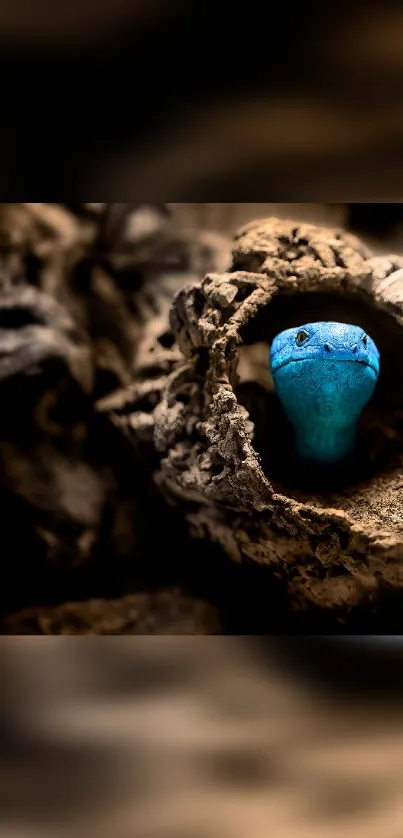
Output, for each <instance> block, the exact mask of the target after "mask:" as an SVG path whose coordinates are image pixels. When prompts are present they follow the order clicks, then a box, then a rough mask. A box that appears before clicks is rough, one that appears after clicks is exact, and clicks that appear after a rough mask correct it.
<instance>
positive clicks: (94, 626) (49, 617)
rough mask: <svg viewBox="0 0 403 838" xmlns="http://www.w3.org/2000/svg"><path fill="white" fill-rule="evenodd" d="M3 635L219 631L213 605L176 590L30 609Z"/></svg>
mask: <svg viewBox="0 0 403 838" xmlns="http://www.w3.org/2000/svg"><path fill="white" fill-rule="evenodd" d="M2 630H3V633H6V634H74V635H76V634H192V635H194V634H218V633H220V623H219V619H218V615H217V613H216V612H215V609H214V608H213V607H212V606H210V605H208V604H207V603H205V602H203V601H201V600H196V599H192V598H191V597H188V596H186V595H184V594H183V593H182V592H181V591H179V590H176V589H169V590H165V591H158V592H155V593H151V594H148V593H139V594H130V595H127V596H124V597H121V598H120V599H115V600H108V599H90V600H88V601H87V602H71V603H66V604H65V605H61V606H58V607H57V608H32V609H26V610H24V611H21V612H19V613H17V614H13V615H12V616H11V617H8V618H6V619H5V620H4V621H3V625H2Z"/></svg>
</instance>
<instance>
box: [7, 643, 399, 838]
mask: <svg viewBox="0 0 403 838" xmlns="http://www.w3.org/2000/svg"><path fill="white" fill-rule="evenodd" d="M286 647H287V644H286V643H285V642H284V643H278V642H277V644H276V643H275V642H274V641H270V642H269V641H252V640H250V641H241V640H237V639H233V640H230V639H228V638H193V639H190V638H165V639H161V638H142V639H140V638H137V639H136V640H134V639H133V638H124V639H123V638H119V639H118V638H114V639H107V638H104V639H102V641H101V640H99V639H88V640H86V641H85V642H83V641H78V640H75V639H64V638H59V639H53V638H48V639H47V640H45V639H42V640H38V639H35V638H9V639H8V640H7V641H4V640H3V645H2V647H1V652H2V658H3V664H4V665H5V673H6V676H7V678H6V684H7V695H6V704H5V706H4V708H3V727H4V731H3V737H4V742H5V745H6V747H5V748H3V751H2V758H1V769H2V770H1V779H2V782H1V805H2V821H1V826H0V835H1V836H4V838H13V836H18V838H34V837H35V838H37V836H38V837H39V836H41V838H47V836H52V838H54V836H66V838H67V836H69V838H70V836H81V835H83V836H86V838H93V836H94V838H95V836H96V838H133V836H140V838H146V836H147V838H174V836H175V838H181V837H182V836H183V838H210V836H211V837H212V836H219V838H261V836H266V835H271V834H273V835H275V836H276V838H294V836H298V838H336V836H337V838H339V836H340V838H341V836H343V838H359V837H360V838H361V836H364V835H365V836H366V838H378V836H379V838H384V836H388V838H401V832H402V814H403V813H402V792H403V726H402V714H401V701H399V700H397V701H392V700H391V698H390V697H389V698H387V697H386V695H385V696H383V698H382V696H378V700H377V701H376V702H375V701H374V700H373V696H372V693H371V689H370V687H369V686H368V685H367V692H362V691H358V692H355V693H354V694H353V693H352V691H351V690H350V689H349V684H348V680H349V679H350V678H351V677H352V675H353V668H352V667H350V668H347V667H345V679H346V680H345V683H344V687H345V690H344V691H343V690H342V691H340V689H339V690H337V691H335V690H334V689H333V690H331V689H329V688H328V689H327V690H324V689H323V686H324V683H323V681H321V680H320V679H318V677H316V678H309V679H308V678H305V677H303V675H302V672H303V671H304V669H308V671H309V670H310V667H309V666H308V658H309V656H310V654H311V653H312V651H313V647H312V648H311V649H309V645H305V647H304V648H305V652H304V654H305V659H304V658H303V657H302V653H303V650H302V648H301V649H300V650H298V648H297V647H295V646H294V652H295V651H297V657H299V659H300V663H301V662H302V665H301V667H300V669H299V670H298V669H296V668H295V666H294V664H293V663H292V655H291V656H290V654H289V652H290V648H292V647H290V648H289V649H288V653H287V654H286ZM333 651H334V650H333ZM294 657H295V656H294ZM327 657H328V660H330V659H331V655H329V650H328V652H327ZM360 660H361V661H362V660H363V659H362V658H361V650H359V651H358V656H357V657H356V659H355V664H354V669H355V671H357V670H358V669H359V668H360ZM350 663H351V661H350ZM389 663H390V661H389ZM393 665H394V667H395V672H397V669H398V667H399V668H400V669H401V661H400V660H399V659H398V658H397V659H396V660H395V661H394V664H393ZM329 668H331V667H329ZM389 669H390V667H389ZM392 669H393V666H392ZM390 671H392V670H391V669H390ZM367 674H368V677H369V670H368V673H367ZM327 686H328V687H329V684H328V685H327ZM395 698H398V696H397V695H396V696H395ZM399 705H400V706H399Z"/></svg>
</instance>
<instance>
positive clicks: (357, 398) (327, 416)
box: [270, 322, 380, 465]
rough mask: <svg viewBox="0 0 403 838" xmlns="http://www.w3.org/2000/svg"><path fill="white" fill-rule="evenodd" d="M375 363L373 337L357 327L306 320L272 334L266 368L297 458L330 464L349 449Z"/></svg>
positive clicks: (376, 370) (373, 377) (372, 383)
mask: <svg viewBox="0 0 403 838" xmlns="http://www.w3.org/2000/svg"><path fill="white" fill-rule="evenodd" d="M379 365H380V359H379V352H378V349H377V347H376V345H375V343H374V341H373V340H372V339H371V338H370V336H369V335H368V334H366V332H364V331H363V329H361V328H360V327H359V326H352V325H349V324H347V323H328V322H321V323H307V324H305V325H304V326H299V327H298V328H294V329H286V330H285V331H284V332H280V334H278V335H277V337H275V339H274V340H273V343H272V345H271V350H270V368H271V373H272V376H273V381H274V386H275V389H276V392H277V395H278V397H279V399H280V401H281V403H282V405H283V408H284V410H285V412H286V414H287V416H288V418H289V420H290V422H291V424H292V426H293V428H294V433H295V441H296V450H297V455H298V456H299V458H301V459H304V460H310V461H312V462H313V463H317V464H320V465H326V464H329V465H330V464H332V463H333V464H335V463H338V462H339V461H341V460H343V459H344V458H345V457H347V456H349V455H350V454H351V453H353V451H354V447H355V442H356V432H357V423H358V420H359V418H360V415H361V413H362V411H363V409H364V407H365V405H366V404H367V403H368V401H369V400H370V398H371V396H372V394H373V392H374V389H375V385H376V382H377V380H378V376H379Z"/></svg>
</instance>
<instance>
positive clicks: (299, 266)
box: [155, 218, 403, 620]
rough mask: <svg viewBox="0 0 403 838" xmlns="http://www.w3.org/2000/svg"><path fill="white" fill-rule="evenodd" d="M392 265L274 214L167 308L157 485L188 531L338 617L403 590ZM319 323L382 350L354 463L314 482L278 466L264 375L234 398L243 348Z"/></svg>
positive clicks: (402, 305)
mask: <svg viewBox="0 0 403 838" xmlns="http://www.w3.org/2000/svg"><path fill="white" fill-rule="evenodd" d="M401 265H402V260H401V259H399V257H376V258H375V257H373V256H372V254H371V253H370V251H369V250H368V248H367V247H366V246H365V245H364V244H363V243H361V242H360V241H359V240H358V239H356V238H355V237H354V236H351V235H349V234H346V233H342V232H340V231H338V230H333V229H328V228H321V227H316V226H313V225H309V224H298V223H296V222H286V221H283V220H279V219H275V218H272V219H268V220H266V221H258V222H253V223H252V224H249V225H247V226H246V227H245V228H244V229H243V230H242V231H241V232H240V233H239V234H238V235H237V236H236V238H235V243H234V247H233V264H232V267H231V269H230V270H229V271H228V272H227V273H220V274H214V273H213V274H209V275H207V276H206V277H205V279H204V280H203V281H202V283H201V284H200V285H197V286H194V287H192V288H189V289H184V290H183V291H182V292H180V293H179V294H178V295H177V297H176V299H175V301H174V304H173V307H172V313H171V327H172V331H173V334H174V336H175V338H176V341H177V343H178V346H179V348H180V350H181V353H182V357H181V359H180V360H178V362H177V363H176V365H175V367H174V369H173V371H172V374H171V375H170V377H169V379H168V382H167V385H166V387H165V389H164V392H163V394H162V399H161V401H160V403H159V404H158V405H157V407H156V408H155V444H156V447H157V449H158V451H159V452H160V455H161V464H160V467H159V469H158V471H157V474H156V480H157V483H158V485H159V486H160V487H161V489H162V490H163V491H164V493H165V494H166V495H167V497H169V498H170V500H171V501H174V502H177V503H186V504H191V509H190V510H189V512H188V521H189V523H190V525H191V528H192V531H193V533H194V534H195V535H197V536H204V537H205V536H206V535H207V537H208V538H210V539H213V540H214V541H217V542H218V543H219V544H220V545H221V546H222V547H223V548H224V550H226V551H227V552H228V553H229V554H230V556H231V557H232V558H234V559H236V560H238V561H255V562H259V563H263V564H266V565H267V566H269V567H270V568H271V569H273V570H274V571H275V572H276V573H280V574H281V575H282V577H283V579H284V583H285V585H286V586H287V587H288V591H289V595H290V598H291V600H292V601H293V602H294V605H295V606H296V607H298V608H301V607H302V608H307V607H312V606H313V607H314V608H322V609H328V610H329V609H330V610H332V609H333V610H334V612H335V613H336V614H337V615H338V616H339V618H340V619H341V620H348V619H349V615H350V612H354V610H355V609H356V608H357V607H364V606H365V607H368V608H369V609H370V610H371V609H372V608H373V607H376V603H377V601H378V599H379V594H380V593H381V591H382V590H384V589H385V588H391V589H394V590H400V589H401V588H402V586H403V563H402V562H403V524H402V521H403V504H400V500H399V499H400V494H401V493H400V488H401V468H402V465H403V436H402V433H403V424H402V420H403V389H402V388H401V387H400V381H399V378H398V376H397V373H396V364H397V361H398V359H399V358H400V357H402V351H403V290H402V289H403V280H402V273H401V271H400V268H401ZM318 319H319V320H320V319H327V320H344V321H345V322H352V323H356V324H358V325H362V326H363V328H365V329H366V330H368V331H369V333H370V334H371V336H372V337H373V338H374V339H375V341H376V343H377V345H378V346H379V347H380V351H381V358H382V373H381V378H380V381H379V385H378V389H377V393H376V398H374V399H373V402H372V403H371V405H370V406H369V408H368V410H367V411H366V413H365V415H364V417H363V423H362V429H361V438H360V444H361V446H362V452H363V455H364V460H365V463H366V464H365V467H364V466H362V462H361V461H360V463H361V465H360V466H357V469H356V471H355V472H354V473H353V474H351V473H349V474H347V473H345V474H342V475H339V476H338V479H337V481H336V482H334V484H330V485H328V486H327V487H326V488H324V487H323V486H322V487H318V486H316V487H315V486H312V485H311V484H310V483H309V480H308V478H309V476H308V475H304V474H303V473H302V474H301V473H298V472H297V473H293V474H291V475H290V474H289V473H287V470H286V467H285V461H286V454H287V446H288V445H289V438H288V437H287V429H286V427H285V422H284V415H283V414H282V413H281V410H280V407H279V404H278V401H277V398H276V396H275V394H274V393H273V390H272V387H271V382H270V379H269V378H268V381H267V383H266V388H265V387H262V382H261V381H260V384H259V383H258V382H251V383H252V384H253V383H254V384H255V385H256V389H255V391H254V392H253V391H252V396H251V397H250V398H249V399H248V400H246V399H245V395H244V392H243V390H242V387H241V386H240V381H239V377H238V376H237V365H238V361H239V357H240V355H241V354H242V352H243V351H244V350H245V347H253V346H255V345H259V344H260V345H261V344H264V345H266V351H268V346H269V344H270V342H271V340H272V339H273V337H274V336H275V334H277V333H278V332H279V331H281V330H282V329H284V328H287V327H289V326H295V325H298V323H303V322H309V321H313V320H318ZM243 401H245V403H246V404H247V409H246V406H245V404H243ZM262 404H263V406H262Z"/></svg>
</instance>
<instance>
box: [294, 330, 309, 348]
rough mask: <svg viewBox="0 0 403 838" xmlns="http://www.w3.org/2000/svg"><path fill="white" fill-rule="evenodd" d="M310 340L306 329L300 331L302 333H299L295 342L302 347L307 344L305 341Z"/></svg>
mask: <svg viewBox="0 0 403 838" xmlns="http://www.w3.org/2000/svg"><path fill="white" fill-rule="evenodd" d="M308 338H309V335H308V333H307V332H305V331H304V329H300V331H299V332H297V335H296V338H295V340H296V343H297V344H298V346H301V344H303V343H305V341H306V340H308Z"/></svg>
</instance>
